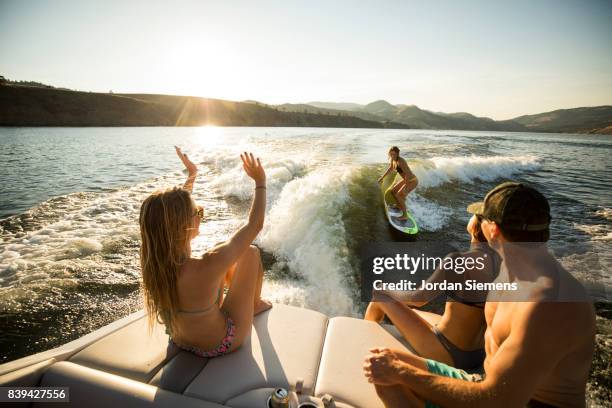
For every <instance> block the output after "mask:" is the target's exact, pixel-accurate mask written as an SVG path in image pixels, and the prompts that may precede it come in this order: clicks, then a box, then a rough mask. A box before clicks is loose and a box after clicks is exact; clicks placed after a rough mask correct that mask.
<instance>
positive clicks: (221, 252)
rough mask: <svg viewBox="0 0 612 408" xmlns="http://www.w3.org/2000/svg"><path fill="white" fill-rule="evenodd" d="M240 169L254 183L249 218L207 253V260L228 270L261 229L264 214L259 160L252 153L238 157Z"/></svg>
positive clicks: (264, 187)
mask: <svg viewBox="0 0 612 408" xmlns="http://www.w3.org/2000/svg"><path fill="white" fill-rule="evenodd" d="M240 158H241V159H242V167H243V168H244V171H245V172H246V174H247V175H248V176H249V177H250V178H252V179H253V181H254V182H255V187H254V190H255V194H254V196H253V202H252V203H251V210H250V212H249V218H248V221H247V223H246V224H245V225H243V226H242V227H240V228H239V229H238V231H236V232H235V233H234V235H232V237H231V238H230V239H229V240H227V241H226V242H224V243H223V244H220V245H217V246H216V247H214V248H213V249H212V250H211V251H209V252H208V253H207V258H208V259H209V260H210V261H213V262H215V264H216V265H217V266H218V267H219V268H220V269H224V268H229V267H230V266H231V265H232V264H233V263H234V262H236V261H237V260H238V258H239V257H240V256H241V255H242V254H243V253H244V251H245V250H246V249H247V248H248V247H249V245H251V243H252V242H253V240H255V238H256V237H257V234H259V231H261V229H262V228H263V225H264V217H265V212H266V173H265V171H264V169H263V166H262V165H261V161H260V160H259V158H255V157H254V156H253V154H252V153H246V152H245V153H243V154H241V155H240Z"/></svg>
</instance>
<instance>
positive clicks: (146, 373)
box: [70, 316, 180, 382]
mask: <svg viewBox="0 0 612 408" xmlns="http://www.w3.org/2000/svg"><path fill="white" fill-rule="evenodd" d="M179 350H180V349H179V348H178V347H176V346H174V345H170V344H169V343H168V335H167V334H166V333H165V328H164V326H162V325H158V324H155V325H154V326H153V332H152V333H151V335H149V333H148V328H147V319H146V317H145V316H143V317H142V318H140V319H138V320H136V321H134V322H132V323H130V324H128V325H127V326H125V327H123V328H121V329H120V330H117V331H115V332H113V333H111V334H109V335H107V336H105V337H103V338H102V339H100V340H98V341H97V342H95V343H93V344H92V345H90V346H88V347H85V348H84V349H83V350H81V351H79V352H78V353H76V354H75V355H74V356H72V357H71V358H70V361H71V362H73V363H76V364H80V365H83V366H86V367H90V368H95V369H98V370H102V371H106V372H109V373H112V374H117V375H120V376H123V377H127V378H130V379H132V380H136V381H141V382H148V381H149V380H150V379H151V378H152V377H153V376H154V375H155V373H156V372H157V371H158V370H159V369H160V367H161V366H162V365H164V364H165V363H166V362H167V361H168V360H170V359H171V358H172V357H174V356H175V355H176V354H177V353H178V352H179Z"/></svg>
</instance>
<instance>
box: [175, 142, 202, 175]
mask: <svg viewBox="0 0 612 408" xmlns="http://www.w3.org/2000/svg"><path fill="white" fill-rule="evenodd" d="M174 148H175V149H176V154H177V156H178V157H179V159H181V161H182V162H183V164H184V165H185V168H186V169H187V171H188V172H189V175H190V176H193V175H195V174H196V173H197V172H198V168H197V167H196V165H195V164H194V163H193V162H192V161H191V160H189V158H188V157H187V154H186V153H183V152H182V151H181V148H180V147H178V146H174Z"/></svg>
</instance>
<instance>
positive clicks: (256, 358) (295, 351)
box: [185, 305, 328, 403]
mask: <svg viewBox="0 0 612 408" xmlns="http://www.w3.org/2000/svg"><path fill="white" fill-rule="evenodd" d="M327 322H328V318H327V316H325V315H323V314H321V313H319V312H315V311H312V310H308V309H302V308H298V307H293V306H284V305H275V306H274V307H273V308H272V309H270V310H269V311H266V312H264V313H262V314H261V315H258V316H257V317H256V318H255V321H254V323H253V330H252V334H251V337H250V338H249V339H247V340H246V341H245V342H244V344H243V345H242V347H241V348H240V349H238V350H236V351H235V352H233V353H230V354H228V355H225V356H222V357H217V358H213V359H210V360H209V361H208V363H207V364H206V366H205V367H204V369H203V370H202V371H201V372H200V373H199V374H198V375H197V377H196V378H195V379H194V380H193V382H192V383H191V384H189V386H188V387H187V388H186V389H185V395H189V396H193V397H198V398H202V399H205V400H208V401H215V402H218V403H226V402H227V401H228V400H230V399H233V398H234V399H235V398H237V397H239V396H240V395H241V394H244V393H248V392H250V391H252V390H256V389H260V388H274V387H285V388H290V387H292V386H294V385H295V383H296V381H297V380H298V379H300V378H301V379H302V380H303V392H304V393H312V392H313V390H314V384H315V381H316V375H317V369H318V366H319V359H320V356H321V351H322V349H323V341H324V339H325V331H326V327H327Z"/></svg>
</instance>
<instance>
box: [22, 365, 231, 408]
mask: <svg viewBox="0 0 612 408" xmlns="http://www.w3.org/2000/svg"><path fill="white" fill-rule="evenodd" d="M60 385H61V386H64V387H69V388H70V390H69V399H70V402H66V403H59V402H48V403H34V404H33V406H34V407H37V408H38V407H48V408H60V407H71V408H74V407H88V408H97V407H100V408H102V407H116V408H143V407H164V408H177V407H181V408H223V406H222V405H219V404H215V403H212V402H207V401H202V400H200V399H196V398H189V397H186V396H184V395H181V394H176V393H174V392H171V391H166V390H163V389H161V388H158V387H155V386H152V385H149V384H144V383H142V382H139V381H134V380H130V379H128V378H125V377H121V376H118V375H114V374H109V373H105V372H102V371H99V370H95V369H92V368H88V367H84V366H82V365H79V364H74V363H71V362H67V361H61V362H59V363H56V364H54V365H53V366H52V367H51V368H50V369H49V370H47V371H46V372H45V375H44V376H43V378H42V381H41V383H40V386H41V387H53V386H60Z"/></svg>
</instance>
